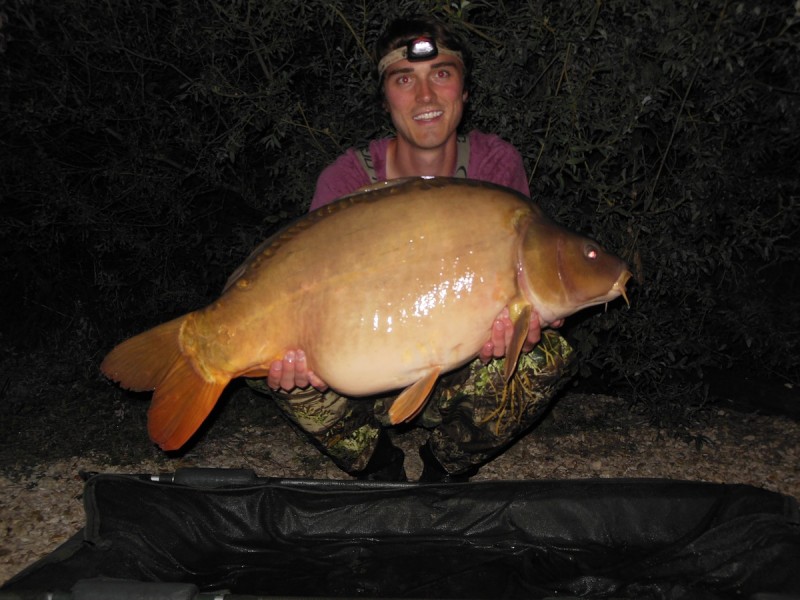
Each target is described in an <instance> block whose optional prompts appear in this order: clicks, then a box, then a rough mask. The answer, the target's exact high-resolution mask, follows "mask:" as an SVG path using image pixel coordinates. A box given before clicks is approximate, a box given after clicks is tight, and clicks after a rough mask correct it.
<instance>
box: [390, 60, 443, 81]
mask: <svg viewBox="0 0 800 600" xmlns="http://www.w3.org/2000/svg"><path fill="white" fill-rule="evenodd" d="M425 64H427V63H425ZM442 67H455V68H458V64H457V63H456V61H454V60H442V61H439V62H435V63H432V64H431V65H430V70H433V69H441V68H442ZM414 71H416V69H415V68H414V67H398V68H396V69H390V70H389V71H387V73H386V77H391V76H393V75H397V74H398V73H413V72H414Z"/></svg>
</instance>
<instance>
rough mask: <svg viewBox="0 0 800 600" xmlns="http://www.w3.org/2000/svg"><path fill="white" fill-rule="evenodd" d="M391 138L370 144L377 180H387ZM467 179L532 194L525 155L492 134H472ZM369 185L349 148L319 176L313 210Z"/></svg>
mask: <svg viewBox="0 0 800 600" xmlns="http://www.w3.org/2000/svg"><path fill="white" fill-rule="evenodd" d="M390 139H391V138H382V139H379V140H373V141H372V142H370V144H369V152H370V154H371V155H372V161H373V167H374V169H375V174H376V175H377V176H378V181H383V180H385V179H386V150H387V148H388V147H389V140H390ZM467 177H469V178H470V179H479V180H481V181H489V182H491V183H496V184H498V185H504V186H506V187H510V188H513V189H515V190H517V191H518V192H520V193H522V194H524V195H525V196H528V197H530V195H531V193H530V189H529V188H528V177H527V176H526V175H525V167H524V166H523V164H522V156H520V154H519V152H518V151H517V149H516V148H514V146H512V145H511V144H509V143H508V142H506V141H504V140H502V139H500V138H499V137H498V136H496V135H495V134H493V133H481V132H480V131H474V130H473V131H470V132H469V164H468V165H467ZM369 183H370V179H369V176H368V175H367V173H366V171H364V167H363V166H361V161H359V159H358V156H357V154H356V150H355V149H354V148H350V149H349V150H347V151H346V152H345V153H344V154H342V155H341V156H340V157H339V158H337V159H336V160H335V161H333V162H332V163H331V164H330V165H328V166H327V167H326V168H325V170H324V171H322V173H321V174H320V176H319V179H317V189H316V191H315V192H314V199H313V200H312V201H311V209H310V210H314V209H317V208H319V207H320V206H325V205H326V204H329V203H330V202H333V201H334V200H336V199H337V198H341V197H342V196H346V195H347V194H351V193H353V192H354V191H356V190H357V189H358V188H360V187H363V186H365V185H369Z"/></svg>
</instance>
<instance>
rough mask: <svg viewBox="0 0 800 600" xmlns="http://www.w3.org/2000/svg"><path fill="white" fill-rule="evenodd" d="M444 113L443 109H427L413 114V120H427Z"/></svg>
mask: <svg viewBox="0 0 800 600" xmlns="http://www.w3.org/2000/svg"><path fill="white" fill-rule="evenodd" d="M443 114H444V111H443V110H429V111H427V112H424V113H420V114H418V115H414V120H415V121H429V120H431V119H435V118H437V117H441V116H442V115H443Z"/></svg>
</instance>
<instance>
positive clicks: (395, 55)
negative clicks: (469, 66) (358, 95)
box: [378, 36, 464, 79]
mask: <svg viewBox="0 0 800 600" xmlns="http://www.w3.org/2000/svg"><path fill="white" fill-rule="evenodd" d="M440 54H448V55H450V56H455V57H456V58H458V59H459V60H460V61H461V62H464V58H463V56H462V55H461V52H458V51H456V50H450V48H447V47H446V46H437V44H436V40H435V39H434V38H431V37H426V36H421V37H418V38H415V39H413V40H409V41H408V42H407V43H406V44H405V45H404V46H401V47H400V48H396V49H394V50H392V51H391V52H389V54H387V55H386V56H384V57H383V58H382V59H381V61H380V62H379V63H378V78H379V79H380V78H381V77H383V73H384V72H385V71H386V69H387V68H388V67H389V66H390V65H392V64H394V63H396V62H397V61H399V60H403V59H404V58H407V59H408V60H410V61H411V62H417V61H423V60H431V59H432V58H436V57H437V56H439V55H440Z"/></svg>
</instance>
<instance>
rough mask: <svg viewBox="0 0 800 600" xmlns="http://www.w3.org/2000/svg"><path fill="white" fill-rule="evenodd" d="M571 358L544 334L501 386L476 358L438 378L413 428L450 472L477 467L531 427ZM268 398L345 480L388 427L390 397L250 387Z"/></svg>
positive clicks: (499, 371) (496, 365) (497, 363)
mask: <svg viewBox="0 0 800 600" xmlns="http://www.w3.org/2000/svg"><path fill="white" fill-rule="evenodd" d="M574 358H575V357H574V351H573V349H572V348H571V347H570V345H569V343H568V342H567V341H566V340H565V339H564V338H563V337H561V336H560V335H559V334H558V333H556V332H554V331H551V330H546V331H543V332H542V339H541V340H540V342H539V344H537V345H536V347H534V349H533V350H532V351H531V352H529V353H527V354H523V355H522V356H521V357H520V359H519V363H518V365H517V369H516V371H515V373H514V376H513V377H512V378H511V380H510V381H509V382H508V384H507V385H506V383H505V382H504V381H503V368H504V365H505V360H504V359H495V360H492V361H490V362H489V364H486V365H485V364H483V363H482V362H481V361H480V360H478V359H475V360H473V361H472V362H471V363H469V364H467V365H465V366H464V367H462V368H460V369H458V370H456V371H454V372H452V373H449V374H447V375H446V376H444V377H442V378H441V379H440V380H439V381H438V382H437V384H436V387H435V388H434V390H433V392H432V393H431V397H430V399H429V400H428V402H427V404H426V406H425V409H424V410H423V411H422V413H421V414H420V415H419V416H418V417H417V418H416V419H415V421H414V424H415V425H418V426H421V427H425V428H427V429H430V430H431V434H430V439H429V446H430V448H431V450H432V452H433V454H434V456H435V457H436V459H437V460H438V461H439V462H440V463H441V465H442V466H443V467H444V468H445V469H446V470H447V471H448V472H449V473H459V472H463V471H465V470H467V469H469V468H471V467H476V466H480V465H482V464H484V463H486V462H487V461H489V460H491V459H492V458H493V457H494V456H496V455H497V454H499V453H500V452H502V451H503V450H504V449H505V448H507V447H508V446H509V445H510V444H512V443H513V442H514V440H515V439H516V438H517V437H519V436H520V435H521V434H522V433H524V432H525V431H527V430H528V429H529V428H530V427H532V426H533V425H534V424H535V423H536V422H537V421H538V419H539V418H540V417H541V415H542V413H543V412H544V410H545V409H546V408H547V406H548V405H549V404H550V401H551V399H552V398H553V397H554V396H555V394H556V393H557V392H558V391H559V390H560V389H561V388H562V387H563V385H564V384H565V383H566V382H567V381H568V380H569V378H570V377H571V376H572V374H573V371H574ZM248 384H249V385H250V386H251V387H252V388H253V389H255V390H258V391H260V392H264V393H267V394H269V395H270V396H272V397H273V398H274V399H275V401H276V403H277V405H278V407H279V408H280V409H281V411H282V412H283V413H285V414H286V416H287V417H288V418H289V419H290V420H291V421H292V422H293V423H294V424H295V425H297V426H298V427H299V428H300V429H301V430H302V431H303V432H304V433H305V434H306V435H308V436H309V437H310V439H311V441H312V442H314V443H315V444H316V446H317V447H318V448H319V449H320V450H321V451H322V452H324V453H325V454H327V455H328V456H330V457H331V458H332V459H333V461H334V462H335V463H336V464H337V465H338V466H339V467H340V468H341V469H343V470H344V471H346V472H348V473H357V472H359V471H362V470H363V469H364V468H365V467H366V466H367V463H368V462H369V459H370V457H371V456H372V453H373V452H374V451H375V447H376V445H377V443H378V438H379V436H380V434H381V430H382V429H383V428H385V427H388V426H390V425H391V423H390V422H389V416H388V412H389V407H390V406H391V404H392V402H393V401H394V399H395V397H396V396H395V395H391V396H380V397H371V398H348V397H345V396H341V395H339V394H337V393H336V392H333V391H330V390H329V391H327V392H324V393H321V392H319V391H317V390H314V389H312V388H309V389H305V390H296V391H294V392H292V393H288V394H286V393H279V392H274V391H272V390H270V389H269V387H267V385H266V381H265V380H263V379H251V380H248Z"/></svg>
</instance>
